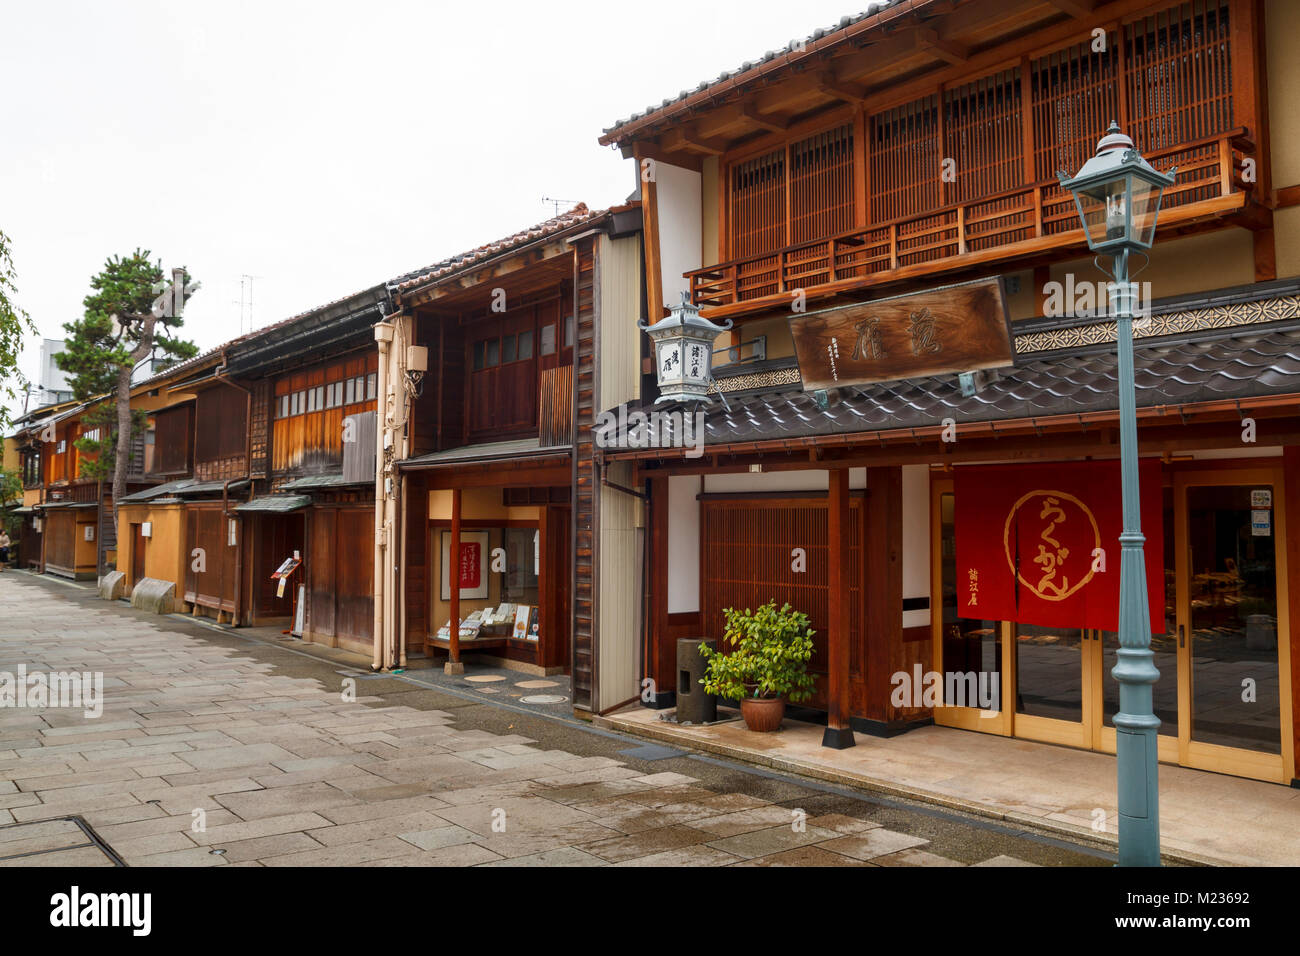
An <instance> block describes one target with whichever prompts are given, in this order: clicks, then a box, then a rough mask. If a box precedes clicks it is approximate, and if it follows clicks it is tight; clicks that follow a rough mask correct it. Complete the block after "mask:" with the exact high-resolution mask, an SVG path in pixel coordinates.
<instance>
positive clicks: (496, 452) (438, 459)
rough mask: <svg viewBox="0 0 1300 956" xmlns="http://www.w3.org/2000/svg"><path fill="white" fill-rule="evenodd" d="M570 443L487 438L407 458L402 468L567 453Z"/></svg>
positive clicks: (529, 439) (570, 447)
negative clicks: (489, 440) (547, 443)
mask: <svg viewBox="0 0 1300 956" xmlns="http://www.w3.org/2000/svg"><path fill="white" fill-rule="evenodd" d="M572 447H573V446H571V445H543V444H542V443H541V440H540V439H537V438H516V439H513V440H511V441H494V442H485V443H483V444H481V445H462V446H460V447H459V448H446V449H444V450H442V451H435V452H430V453H429V454H427V455H421V456H420V457H418V458H408V459H407V460H405V461H403V462H402V463H401V464H400V465H399V467H401V468H418V467H423V466H429V465H441V464H447V463H453V462H474V461H480V462H486V461H505V460H508V459H511V458H537V457H541V456H548V455H562V454H567V453H568V452H569V451H571V450H572Z"/></svg>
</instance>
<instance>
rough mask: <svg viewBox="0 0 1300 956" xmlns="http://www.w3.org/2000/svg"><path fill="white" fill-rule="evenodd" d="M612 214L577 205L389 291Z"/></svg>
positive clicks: (439, 264) (398, 283)
mask: <svg viewBox="0 0 1300 956" xmlns="http://www.w3.org/2000/svg"><path fill="white" fill-rule="evenodd" d="M608 211H609V210H607V209H597V210H591V209H588V208H587V204H586V203H581V202H580V203H578V205H576V206H574V207H573V208H572V209H570V210H569V211H568V212H565V213H561V214H560V215H558V216H553V217H551V218H550V219H547V220H544V221H543V222H539V223H537V225H535V226H529V227H528V228H527V229H524V230H521V231H520V232H516V233H514V234H513V235H510V236H506V237H505V238H504V239H498V240H497V241H496V242H489V243H487V244H486V245H483V246H479V247H478V248H477V249H471V250H470V251H469V252H462V253H460V254H459V255H455V256H452V257H451V258H450V259H444V260H442V261H441V262H437V263H434V264H433V265H431V266H427V267H425V268H423V269H420V270H417V271H416V272H410V273H407V274H406V275H404V276H399V277H398V278H396V279H394V280H393V281H392V282H390V283H389V286H390V288H392V289H394V290H396V291H398V292H406V291H409V290H411V289H414V288H416V287H417V286H422V285H428V284H429V283H430V282H435V281H437V280H438V279H441V278H443V277H445V276H448V275H451V274H452V273H454V272H459V271H460V270H461V269H464V268H466V267H468V266H472V265H474V264H476V263H479V262H482V261H484V260H485V259H491V258H492V257H493V256H497V255H500V254H501V253H503V252H509V251H510V250H512V249H516V248H518V247H519V246H523V245H527V244H528V243H530V242H535V241H536V240H538V239H544V238H546V237H547V236H553V235H555V234H557V233H561V232H564V231H566V230H568V229H572V228H573V227H574V226H580V225H582V224H584V223H589V222H592V221H594V220H596V219H599V218H600V217H601V216H603V215H605V214H606V213H607V212H608Z"/></svg>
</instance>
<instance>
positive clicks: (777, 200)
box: [728, 149, 785, 257]
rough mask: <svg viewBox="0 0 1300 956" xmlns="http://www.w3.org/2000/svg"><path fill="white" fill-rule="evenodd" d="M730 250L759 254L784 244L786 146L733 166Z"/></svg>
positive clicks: (747, 254)
mask: <svg viewBox="0 0 1300 956" xmlns="http://www.w3.org/2000/svg"><path fill="white" fill-rule="evenodd" d="M728 222H729V223H730V224H731V251H732V255H734V256H739V257H747V256H755V255H760V254H762V253H764V252H770V251H772V250H774V249H779V248H781V246H783V245H785V150H784V149H779V150H777V151H775V152H772V153H768V154H767V155H765V156H759V157H757V158H756V159H751V160H747V161H746V162H743V163H739V164H737V165H735V166H733V167H732V169H731V213H730V215H729V216H728Z"/></svg>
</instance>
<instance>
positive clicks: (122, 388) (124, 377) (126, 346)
mask: <svg viewBox="0 0 1300 956" xmlns="http://www.w3.org/2000/svg"><path fill="white" fill-rule="evenodd" d="M150 256H151V253H150V252H149V251H148V250H141V249H136V251H135V252H133V253H132V254H131V255H129V256H124V257H118V256H114V257H112V258H110V259H109V260H108V261H107V262H105V263H104V269H103V271H101V272H100V273H99V274H98V275H97V276H95V277H94V278H92V279H91V280H90V287H91V289H93V290H94V291H93V292H91V294H90V295H88V296H86V298H85V301H84V303H83V304H84V305H85V310H86V311H85V315H84V316H83V317H82V318H81V319H79V320H78V321H76V322H69V323H67V324H66V325H64V329H65V330H67V332H68V340H67V346H66V350H65V351H64V352H63V353H62V354H60V355H59V356H58V357H57V361H58V363H59V368H61V369H63V371H65V372H67V373H68V377H69V382H70V384H71V386H72V391H73V394H74V395H75V396H76V397H77V399H78V400H79V401H90V400H92V399H96V398H99V397H101V396H103V397H104V400H103V401H101V402H99V403H98V404H96V405H95V407H94V408H92V409H90V410H89V411H88V412H87V413H86V414H85V415H83V416H82V423H83V424H86V425H91V426H92V427H93V426H96V425H98V426H99V437H98V439H97V440H94V439H86V438H80V439H78V440H77V441H76V442H75V444H76V446H77V449H78V451H80V452H82V454H83V455H84V456H94V457H93V458H90V457H83V458H82V466H83V467H82V469H81V474H83V475H87V476H89V477H93V478H100V479H105V478H107V477H108V476H109V475H110V474H111V475H112V479H113V527H114V528H116V527H117V508H118V503H119V502H120V501H121V500H122V497H123V496H124V495H125V494H126V475H127V466H128V464H129V460H130V455H131V436H132V435H134V434H136V433H138V432H139V431H140V430H141V429H142V428H143V427H144V420H145V416H144V414H143V413H141V412H136V413H135V414H134V415H133V414H132V411H131V375H132V373H133V372H134V371H135V369H136V367H137V366H138V365H140V364H141V363H142V362H143V361H144V360H145V359H147V358H150V357H151V356H152V357H153V358H154V359H155V361H157V360H159V359H161V360H162V361H163V365H164V367H165V366H166V365H167V364H174V363H175V362H178V361H183V360H185V359H188V358H192V357H193V356H195V355H196V354H198V346H196V345H195V344H194V343H193V342H190V341H186V340H184V339H180V338H177V337H175V335H174V333H175V332H176V331H177V330H179V329H180V328H181V326H182V325H184V324H185V323H184V320H183V318H182V315H183V313H184V307H185V301H186V300H187V299H188V298H189V297H190V296H191V295H193V293H194V292H196V291H197V290H198V283H191V282H190V277H189V273H188V272H187V271H186V270H185V269H184V268H180V269H173V270H172V281H171V283H167V282H166V281H165V280H164V273H163V269H162V263H161V261H159V262H152V261H151V260H150ZM121 435H125V436H126V438H125V439H124V440H122V441H119V440H118V438H119V436H121Z"/></svg>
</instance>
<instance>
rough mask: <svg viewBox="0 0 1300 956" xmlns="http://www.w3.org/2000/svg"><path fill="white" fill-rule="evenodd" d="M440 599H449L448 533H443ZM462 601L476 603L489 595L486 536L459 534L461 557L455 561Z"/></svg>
mask: <svg viewBox="0 0 1300 956" xmlns="http://www.w3.org/2000/svg"><path fill="white" fill-rule="evenodd" d="M441 540H442V561H441V562H440V564H441V567H442V572H441V575H440V576H441V578H442V585H441V589H442V600H444V601H450V600H451V570H452V565H453V562H452V561H451V532H450V531H443V532H442V538H441ZM455 570H456V579H457V581H459V583H460V596H461V600H465V599H467V598H468V599H470V600H479V599H482V598H485V597H487V596H488V533H487V532H486V531H462V532H461V533H460V556H459V558H458V560H457V561H456V562H455Z"/></svg>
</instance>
